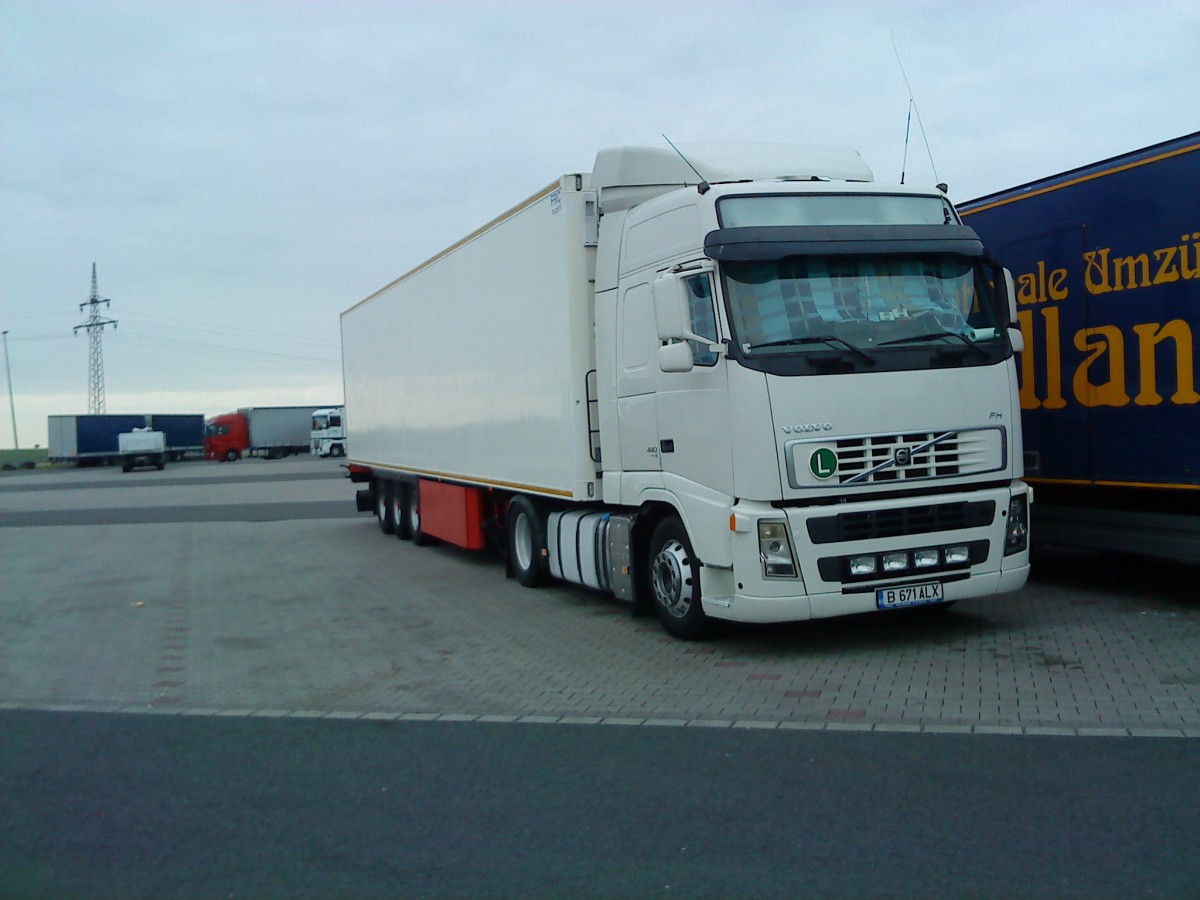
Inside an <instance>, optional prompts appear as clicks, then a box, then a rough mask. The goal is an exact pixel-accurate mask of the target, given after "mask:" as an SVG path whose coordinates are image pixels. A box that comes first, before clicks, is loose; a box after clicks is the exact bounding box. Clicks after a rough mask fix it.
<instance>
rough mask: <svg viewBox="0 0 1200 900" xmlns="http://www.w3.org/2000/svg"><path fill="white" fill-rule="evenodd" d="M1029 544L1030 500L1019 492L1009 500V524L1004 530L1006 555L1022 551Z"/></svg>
mask: <svg viewBox="0 0 1200 900" xmlns="http://www.w3.org/2000/svg"><path fill="white" fill-rule="evenodd" d="M1028 546H1029V500H1028V498H1027V497H1026V496H1025V495H1024V494H1018V495H1017V496H1016V497H1013V498H1012V500H1010V501H1009V502H1008V526H1007V528H1006V529H1005V532H1004V555H1005V556H1011V555H1012V554H1014V553H1020V552H1021V551H1022V550H1024V549H1025V548H1026V547H1028Z"/></svg>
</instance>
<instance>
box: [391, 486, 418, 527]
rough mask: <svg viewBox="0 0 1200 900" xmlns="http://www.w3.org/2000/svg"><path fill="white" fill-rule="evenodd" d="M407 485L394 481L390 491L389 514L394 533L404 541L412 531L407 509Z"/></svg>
mask: <svg viewBox="0 0 1200 900" xmlns="http://www.w3.org/2000/svg"><path fill="white" fill-rule="evenodd" d="M407 493H408V488H407V486H406V485H404V484H402V483H400V482H394V483H393V484H392V486H391V490H390V491H389V492H388V516H389V518H390V519H391V521H392V529H391V530H392V533H394V534H395V535H396V537H398V538H400V540H402V541H407V540H408V539H409V538H410V537H411V536H412V533H411V532H410V531H409V527H408V514H407V510H406V509H405V495H406V494H407Z"/></svg>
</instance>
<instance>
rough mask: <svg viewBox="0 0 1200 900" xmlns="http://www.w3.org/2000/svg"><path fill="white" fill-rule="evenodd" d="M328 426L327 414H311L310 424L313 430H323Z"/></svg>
mask: <svg viewBox="0 0 1200 900" xmlns="http://www.w3.org/2000/svg"><path fill="white" fill-rule="evenodd" d="M328 427H329V417H328V416H313V426H312V430H313V431H324V430H325V429H326V428H328Z"/></svg>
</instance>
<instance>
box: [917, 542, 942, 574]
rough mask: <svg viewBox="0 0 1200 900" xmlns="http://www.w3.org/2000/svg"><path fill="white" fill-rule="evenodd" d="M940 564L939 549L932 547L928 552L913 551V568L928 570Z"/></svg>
mask: <svg viewBox="0 0 1200 900" xmlns="http://www.w3.org/2000/svg"><path fill="white" fill-rule="evenodd" d="M937 564H938V551H937V547H931V548H929V549H927V550H914V551H913V566H915V567H916V568H918V569H928V568H929V567H930V566H936V565H937Z"/></svg>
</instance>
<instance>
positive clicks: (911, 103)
mask: <svg viewBox="0 0 1200 900" xmlns="http://www.w3.org/2000/svg"><path fill="white" fill-rule="evenodd" d="M892 51H893V52H894V53H895V54H896V63H897V64H898V65H899V66H900V77H901V78H903V79H904V86H905V87H906V88H908V121H907V122H905V124H904V161H903V162H902V163H901V164H900V183H901V184H904V173H905V171H906V169H907V168H908V136H909V132H910V129H911V127H912V116H913V113H914V112H915V113H916V114H917V127H918V128H920V129H921V140H922V141H924V142H925V152H926V153H928V154H929V167H930V168H931V169H933V178H934V180H935V181H938V173H937V165H935V164H934V161H933V151H932V150H930V149H929V138H928V137H926V136H925V123H924V122H922V121H921V110H919V109H917V101H916V98H915V97H913V89H912V85H911V84H909V82H908V73H907V72H905V71H904V61H903V60H902V59H900V49H899V48H898V47H897V46H896V32H895V31H893V32H892ZM937 189H938V190H939V191H941V192H942V193H943V194H944V193H946V191H947V189H948V188H947V185H945V184H943V183H942V182H941V181H938V184H937Z"/></svg>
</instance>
